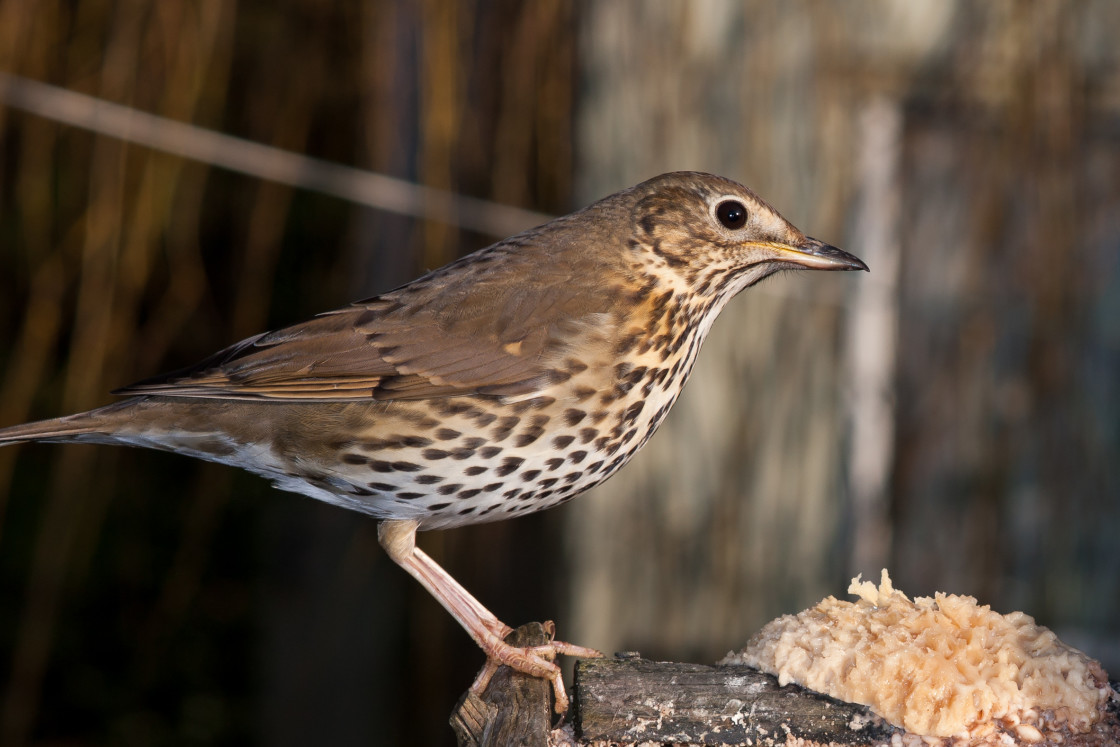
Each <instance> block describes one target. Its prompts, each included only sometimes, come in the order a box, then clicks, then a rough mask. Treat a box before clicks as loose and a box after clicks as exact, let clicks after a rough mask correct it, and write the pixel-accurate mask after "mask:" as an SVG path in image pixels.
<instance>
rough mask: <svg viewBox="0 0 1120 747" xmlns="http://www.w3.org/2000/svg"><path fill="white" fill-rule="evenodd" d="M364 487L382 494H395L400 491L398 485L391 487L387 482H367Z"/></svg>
mask: <svg viewBox="0 0 1120 747" xmlns="http://www.w3.org/2000/svg"><path fill="white" fill-rule="evenodd" d="M366 485H369V486H370V487H371V488H373V489H374V490H377V491H380V492H382V493H395V492H396V491H398V490H400V489H401V488H400V486H399V485H392V484H390V483H387V482H367V483H366Z"/></svg>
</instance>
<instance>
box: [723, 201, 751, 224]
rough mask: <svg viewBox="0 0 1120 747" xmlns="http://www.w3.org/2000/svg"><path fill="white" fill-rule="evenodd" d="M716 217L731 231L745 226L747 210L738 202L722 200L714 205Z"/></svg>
mask: <svg viewBox="0 0 1120 747" xmlns="http://www.w3.org/2000/svg"><path fill="white" fill-rule="evenodd" d="M716 217H717V218H719V222H720V223H722V224H723V225H724V227H725V228H730V229H731V230H732V231H734V230H736V229H739V228H742V227H743V226H745V225H747V209H746V208H745V207H743V203H741V202H739V201H738V200H724V201H723V202H721V203H720V204H718V205H716Z"/></svg>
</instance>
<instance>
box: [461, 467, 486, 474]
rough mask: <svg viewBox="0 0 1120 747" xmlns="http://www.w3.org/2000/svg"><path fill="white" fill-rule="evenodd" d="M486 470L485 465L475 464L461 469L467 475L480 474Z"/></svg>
mask: <svg viewBox="0 0 1120 747" xmlns="http://www.w3.org/2000/svg"><path fill="white" fill-rule="evenodd" d="M486 470H487V468H486V467H482V466H478V465H476V466H474V467H467V468H466V469H465V470H463V474H464V475H467V476H468V477H474V476H475V475H481V474H482V473H483V472H485V471H486Z"/></svg>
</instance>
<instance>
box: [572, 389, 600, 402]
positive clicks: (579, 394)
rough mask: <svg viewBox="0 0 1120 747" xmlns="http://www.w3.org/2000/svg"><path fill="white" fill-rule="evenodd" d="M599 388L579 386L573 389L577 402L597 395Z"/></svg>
mask: <svg viewBox="0 0 1120 747" xmlns="http://www.w3.org/2000/svg"><path fill="white" fill-rule="evenodd" d="M596 391H597V390H596V389H594V388H593V387H589V386H578V387H576V388H575V389H574V390H572V394H574V395H575V398H576V401H577V402H586V401H587V400H589V399H591V398H592V397H594V396H595V392H596Z"/></svg>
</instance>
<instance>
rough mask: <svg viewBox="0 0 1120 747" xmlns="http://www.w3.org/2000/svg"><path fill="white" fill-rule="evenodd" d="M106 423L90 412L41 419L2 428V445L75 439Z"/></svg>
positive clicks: (0, 438) (94, 430)
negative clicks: (92, 415)
mask: <svg viewBox="0 0 1120 747" xmlns="http://www.w3.org/2000/svg"><path fill="white" fill-rule="evenodd" d="M103 427H104V423H103V422H102V421H101V420H100V419H99V418H96V417H90V413H84V412H83V413H81V414H78V415H67V416H66V417H62V418H51V419H50V420H39V421H36V422H34V423H24V424H23V425H13V426H10V427H8V428H0V446H7V445H8V444H18V443H25V442H27V441H75V440H80V437H81V436H88V435H90V434H95V433H99V432H101V430H102V428H103Z"/></svg>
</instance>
